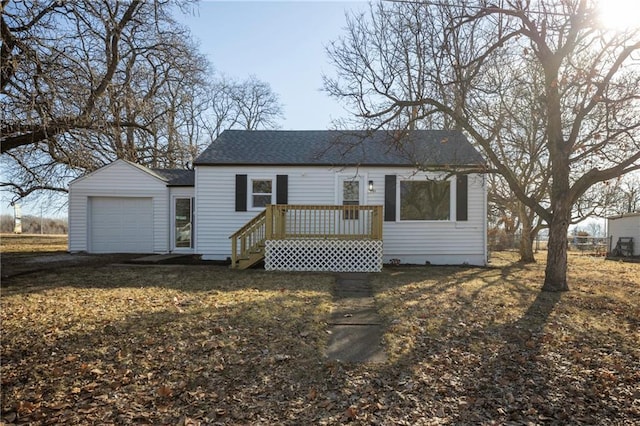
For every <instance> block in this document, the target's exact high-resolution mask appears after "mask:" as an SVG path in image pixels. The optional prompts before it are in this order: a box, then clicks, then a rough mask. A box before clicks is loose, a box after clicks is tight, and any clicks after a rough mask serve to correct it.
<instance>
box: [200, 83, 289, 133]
mask: <svg viewBox="0 0 640 426" xmlns="http://www.w3.org/2000/svg"><path fill="white" fill-rule="evenodd" d="M211 110H212V114H211V126H210V129H211V133H212V136H213V137H215V136H218V135H219V134H220V133H222V131H223V130H225V129H244V130H261V129H277V128H278V123H279V121H280V120H281V119H282V118H283V109H282V105H281V104H280V99H279V97H278V95H277V94H276V93H274V92H273V90H272V89H271V86H270V85H269V83H266V82H264V81H260V80H258V79H257V78H256V77H255V76H253V75H252V76H250V77H249V78H247V79H245V80H242V81H240V80H234V79H231V78H229V77H226V76H224V75H223V76H220V77H219V78H217V79H216V80H214V82H213V85H212V99H211Z"/></svg>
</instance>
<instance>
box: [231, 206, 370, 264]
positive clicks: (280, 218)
mask: <svg viewBox="0 0 640 426" xmlns="http://www.w3.org/2000/svg"><path fill="white" fill-rule="evenodd" d="M229 238H230V239H231V267H232V268H240V269H246V268H249V267H251V266H253V265H255V264H256V263H258V262H260V261H261V260H262V259H263V258H264V247H265V241H268V240H381V239H382V206H342V205H293V204H269V205H267V207H266V209H265V210H264V211H262V212H261V213H260V214H258V215H257V216H256V217H254V218H253V219H251V220H250V221H249V222H247V223H246V224H245V225H244V226H243V227H242V228H240V229H238V230H237V231H236V232H235V233H234V234H233V235H231V236H230V237H229Z"/></svg>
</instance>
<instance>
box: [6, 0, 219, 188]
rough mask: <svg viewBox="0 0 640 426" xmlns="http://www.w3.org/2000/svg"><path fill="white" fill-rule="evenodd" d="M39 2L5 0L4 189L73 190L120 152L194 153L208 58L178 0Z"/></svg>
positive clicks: (152, 161) (146, 156) (180, 158)
mask: <svg viewBox="0 0 640 426" xmlns="http://www.w3.org/2000/svg"><path fill="white" fill-rule="evenodd" d="M32 3H33V4H31V5H26V4H23V3H22V2H15V3H14V2H10V1H8V0H4V1H3V2H2V35H3V38H2V48H1V52H2V97H3V115H2V121H1V127H2V131H1V133H0V141H1V143H2V152H3V156H2V157H3V158H2V161H3V164H4V165H6V168H5V170H7V173H6V175H5V176H3V178H4V179H3V180H4V182H2V183H0V186H2V188H3V189H5V190H9V191H11V192H12V193H13V194H14V199H19V198H24V197H26V196H29V195H30V194H33V193H34V192H35V193H41V192H42V191H57V192H61V193H64V192H66V190H67V183H68V181H69V180H70V179H71V178H73V177H75V176H77V175H78V174H81V173H84V172H87V171H91V170H94V169H96V168H98V167H100V166H101V165H104V164H106V163H108V162H110V161H113V160H114V159H116V158H125V159H128V160H131V161H136V162H139V163H141V164H147V165H150V166H167V167H180V166H182V165H184V164H185V163H187V162H189V161H192V158H193V156H195V154H196V153H197V151H198V149H199V148H198V147H199V146H201V145H202V143H203V139H204V137H205V135H204V134H203V133H202V130H201V129H202V126H203V123H202V119H201V118H200V117H199V116H197V115H196V116H194V115H193V114H200V113H202V111H203V107H202V105H203V104H206V103H207V101H208V98H204V97H203V95H204V94H206V93H208V81H207V77H206V74H207V72H208V63H207V61H206V60H205V59H204V58H203V57H202V55H200V54H199V53H198V52H197V50H196V47H195V45H194V44H193V43H191V41H190V36H189V34H188V32H187V30H186V29H184V28H182V27H181V26H180V25H178V24H177V23H176V22H175V21H174V19H173V18H172V17H171V16H170V14H169V9H168V2H166V1H162V0H155V1H147V2H140V1H132V2H128V3H122V2H115V3H114V2H112V1H109V0H101V1H86V2H84V1H74V2H50V3H46V4H45V3H43V2H38V1H36V2H32ZM4 107H6V108H4Z"/></svg>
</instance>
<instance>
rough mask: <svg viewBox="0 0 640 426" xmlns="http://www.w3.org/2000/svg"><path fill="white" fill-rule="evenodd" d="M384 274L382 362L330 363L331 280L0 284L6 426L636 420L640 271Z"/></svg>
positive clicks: (497, 267)
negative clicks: (566, 288) (560, 279)
mask: <svg viewBox="0 0 640 426" xmlns="http://www.w3.org/2000/svg"><path fill="white" fill-rule="evenodd" d="M513 260H515V257H513V256H512V255H510V254H499V255H496V257H495V258H494V267H492V268H450V267H449V268H445V267H403V266H399V267H392V268H386V269H385V270H384V272H382V273H381V274H376V275H372V281H373V283H374V287H375V289H376V303H377V306H378V309H379V311H380V313H381V315H382V316H383V318H384V320H385V322H386V325H387V332H386V334H385V337H384V339H385V344H386V347H387V351H388V355H389V361H388V362H387V363H385V364H379V365H345V364H340V363H336V362H332V361H328V360H326V359H325V358H324V357H323V349H324V347H325V345H326V342H327V340H328V334H327V330H328V327H327V325H326V320H327V319H328V318H329V313H330V309H331V289H332V286H333V283H334V277H333V276H332V275H331V274H311V273H309V274H304V273H299V274H298V273H270V272H265V271H258V270H254V271H231V270H229V269H228V268H226V267H224V266H193V265H192V266H156V267H147V266H144V267H141V266H108V265H107V266H102V267H98V266H76V267H73V268H62V269H56V270H49V271H40V272H36V273H32V274H27V275H19V276H15V277H12V278H11V279H10V280H9V282H8V283H3V288H2V296H1V308H2V311H1V312H2V313H1V315H2V352H1V356H2V366H1V373H2V407H1V408H2V418H3V420H4V422H5V423H31V424H59V423H65V424H169V425H196V424H203V425H204V424H265V425H266V424H291V425H298V424H340V423H347V422H350V423H352V424H384V425H387V424H389V425H392V424H407V425H415V424H424V425H432V424H434V425H435V424H513V425H517V424H568V423H571V424H619V425H622V424H633V423H634V422H637V421H638V419H640V332H639V326H640V265H638V264H626V263H619V262H609V261H604V260H602V259H595V258H589V257H586V256H584V257H582V256H576V257H572V258H571V262H570V280H571V286H572V290H571V291H570V292H568V293H562V294H546V293H540V292H539V288H540V284H541V279H542V275H543V271H544V265H543V264H534V265H520V264H517V263H514V262H513Z"/></svg>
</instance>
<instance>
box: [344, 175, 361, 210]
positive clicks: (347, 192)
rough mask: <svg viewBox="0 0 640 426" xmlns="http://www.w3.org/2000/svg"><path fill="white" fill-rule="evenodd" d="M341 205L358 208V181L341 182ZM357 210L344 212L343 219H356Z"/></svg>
mask: <svg viewBox="0 0 640 426" xmlns="http://www.w3.org/2000/svg"><path fill="white" fill-rule="evenodd" d="M342 205H343V206H358V205H360V181H357V180H345V181H342ZM358 213H359V212H358V210H345V212H344V219H355V220H357V219H358Z"/></svg>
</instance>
